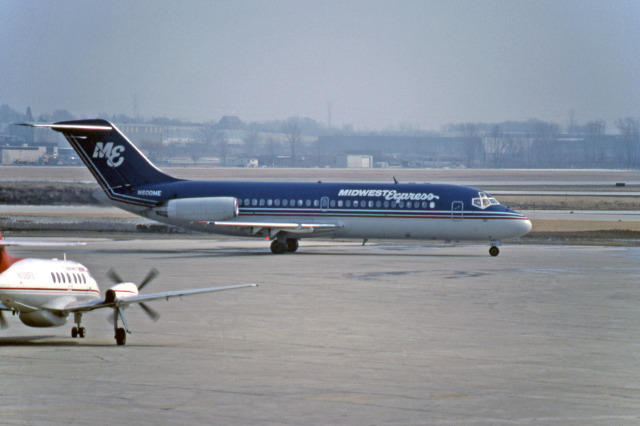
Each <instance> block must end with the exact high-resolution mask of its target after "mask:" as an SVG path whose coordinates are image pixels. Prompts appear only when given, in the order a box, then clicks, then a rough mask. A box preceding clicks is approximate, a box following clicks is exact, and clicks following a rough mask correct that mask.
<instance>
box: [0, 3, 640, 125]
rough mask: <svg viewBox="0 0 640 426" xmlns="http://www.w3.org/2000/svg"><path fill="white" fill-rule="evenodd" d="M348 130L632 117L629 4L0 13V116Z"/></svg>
mask: <svg viewBox="0 0 640 426" xmlns="http://www.w3.org/2000/svg"><path fill="white" fill-rule="evenodd" d="M5 103H6V104H9V105H10V106H12V107H13V108H16V109H18V110H20V111H24V110H25V109H26V107H27V106H30V107H31V108H32V110H33V113H34V115H36V116H37V115H39V114H41V113H50V112H53V111H54V110H56V109H66V110H68V111H70V112H71V113H73V114H75V115H79V116H87V117H92V116H95V115H96V114H98V113H101V112H104V113H108V114H114V113H125V114H130V115H131V114H136V113H138V114H141V115H143V116H145V117H147V118H150V117H153V116H166V117H170V118H180V119H185V120H194V121H209V120H216V121H217V120H218V119H219V118H220V117H221V116H223V115H237V116H239V117H240V118H241V119H242V120H243V121H247V122H248V121H266V120H271V119H284V118H288V117H290V116H294V115H297V116H301V117H310V118H313V119H315V120H318V121H321V122H323V123H327V122H328V120H329V111H331V114H330V116H331V124H332V125H335V126H342V125H344V124H353V125H354V126H355V128H356V129H359V130H363V129H371V130H373V129H383V128H386V127H389V126H394V127H396V126H398V125H401V124H402V125H406V124H410V125H413V126H415V127H420V128H422V129H433V130H437V129H439V128H440V126H442V125H443V124H445V123H451V122H477V121H485V122H499V121H504V120H509V119H513V120H526V119H529V118H539V119H543V120H549V121H554V122H557V123H558V124H561V125H566V123H567V122H568V119H569V112H570V111H571V110H573V111H574V112H575V117H576V119H577V120H578V121H579V122H581V123H584V122H585V121H587V120H590V119H593V118H602V119H605V120H607V124H608V129H612V128H613V126H614V124H613V121H614V120H616V119H618V118H622V117H626V116H635V117H640V1H638V0H629V1H616V0H613V1H612V0H605V1H588V0H577V1H562V0H551V1H544V0H535V1H522V0H519V1H516V0H513V1H480V0H471V1H452V0H446V1H440V0H437V1H426V0H424V1H398V0H394V1H388V0H383V1H345V0H338V1H333V0H318V1H313V0H309V1H299V0H292V1H278V0H268V1H188V0H187V1H160V0H155V1H130V0H127V1H106V0H104V1H89V0H81V1H64V0H62V1H28V0H3V1H0V104H5Z"/></svg>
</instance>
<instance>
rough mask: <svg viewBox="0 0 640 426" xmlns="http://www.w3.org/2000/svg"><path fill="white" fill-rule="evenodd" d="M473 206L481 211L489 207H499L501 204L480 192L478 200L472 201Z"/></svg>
mask: <svg viewBox="0 0 640 426" xmlns="http://www.w3.org/2000/svg"><path fill="white" fill-rule="evenodd" d="M471 202H472V204H473V205H474V206H476V207H477V208H479V209H486V208H487V207H489V206H498V205H500V203H499V202H498V200H496V199H495V198H493V197H492V196H491V195H489V194H486V193H484V192H478V198H474V199H472V200H471Z"/></svg>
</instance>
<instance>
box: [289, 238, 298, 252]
mask: <svg viewBox="0 0 640 426" xmlns="http://www.w3.org/2000/svg"><path fill="white" fill-rule="evenodd" d="M298 247H299V244H298V240H296V239H295V238H288V239H287V251H288V252H289V253H294V252H295V251H296V250H298Z"/></svg>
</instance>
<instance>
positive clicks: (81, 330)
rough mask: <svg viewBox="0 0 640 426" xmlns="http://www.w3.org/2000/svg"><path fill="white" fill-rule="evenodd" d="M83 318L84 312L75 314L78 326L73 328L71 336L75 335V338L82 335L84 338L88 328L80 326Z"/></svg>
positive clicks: (74, 318) (74, 319) (74, 317)
mask: <svg viewBox="0 0 640 426" xmlns="http://www.w3.org/2000/svg"><path fill="white" fill-rule="evenodd" d="M81 320H82V312H76V313H74V314H73V321H74V322H75V323H76V326H74V327H73V328H72V329H71V337H73V338H74V339H75V338H76V337H80V338H81V339H83V338H84V336H86V334H87V330H86V329H85V328H84V327H82V326H80V321H81Z"/></svg>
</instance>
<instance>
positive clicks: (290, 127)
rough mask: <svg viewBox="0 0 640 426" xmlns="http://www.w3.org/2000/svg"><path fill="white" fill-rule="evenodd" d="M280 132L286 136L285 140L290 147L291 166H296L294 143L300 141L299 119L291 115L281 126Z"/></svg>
mask: <svg viewBox="0 0 640 426" xmlns="http://www.w3.org/2000/svg"><path fill="white" fill-rule="evenodd" d="M282 132H283V133H284V134H285V135H286V136H287V141H288V142H289V146H290V147H291V167H295V166H296V145H297V144H298V143H299V142H300V134H301V132H302V129H301V128H300V119H299V118H297V117H292V118H290V119H288V120H287V121H286V122H285V123H284V125H283V128H282Z"/></svg>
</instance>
